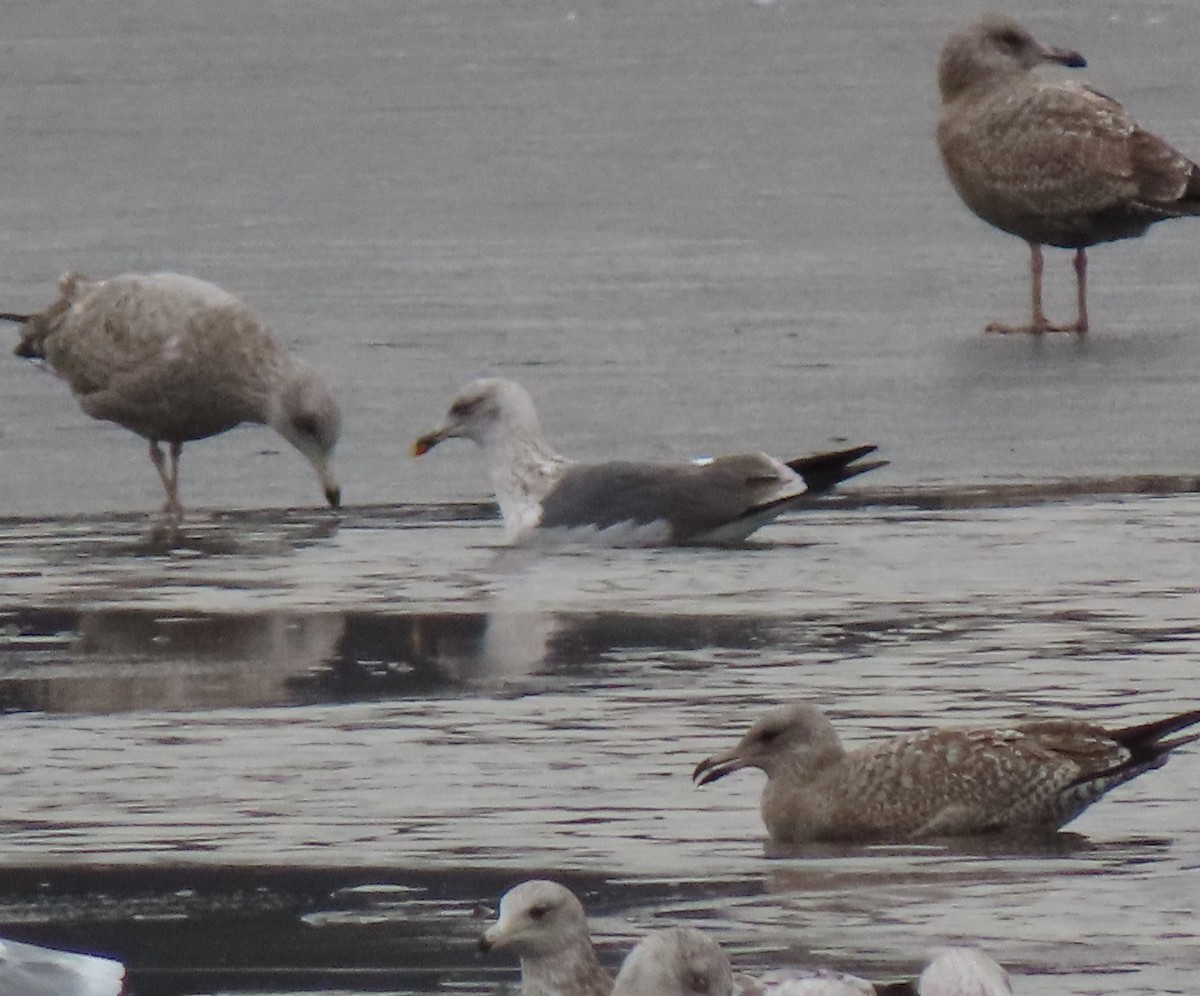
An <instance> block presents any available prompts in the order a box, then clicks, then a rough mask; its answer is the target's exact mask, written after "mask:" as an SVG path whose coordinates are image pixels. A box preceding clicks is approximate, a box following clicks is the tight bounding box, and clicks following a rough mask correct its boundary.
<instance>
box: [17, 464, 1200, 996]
mask: <svg viewBox="0 0 1200 996" xmlns="http://www.w3.org/2000/svg"><path fill="white" fill-rule="evenodd" d="M892 497H894V496H892ZM869 498H870V492H869V491H868V490H867V489H866V488H865V487H864V488H863V489H860V501H857V502H854V503H848V504H846V505H839V504H838V503H837V502H833V503H831V506H830V507H829V508H827V509H816V510H812V511H810V512H807V513H805V514H803V515H798V516H796V517H794V518H792V519H790V520H788V521H785V522H781V523H778V524H776V525H774V526H771V527H768V528H767V529H765V530H763V531H762V533H761V534H760V535H761V537H762V538H761V539H760V540H759V541H757V542H754V543H751V544H747V545H746V546H745V547H744V548H741V549H735V550H667V551H591V552H588V553H586V554H585V553H579V552H570V553H559V554H555V553H546V552H540V551H525V550H514V549H510V548H505V547H501V546H499V545H498V544H499V542H500V530H499V526H498V524H497V523H495V522H494V521H492V520H490V519H487V518H480V519H479V520H478V521H470V520H464V519H463V518H462V512H463V510H462V509H457V508H450V509H446V510H445V513H446V517H445V519H440V518H439V516H438V510H437V509H434V508H430V509H426V510H425V511H424V512H423V513H422V514H421V515H416V516H414V515H412V514H406V513H405V511H404V510H397V511H396V513H395V514H394V516H391V517H389V515H388V514H387V513H386V512H384V511H382V510H381V511H379V512H377V513H376V514H373V515H370V516H365V515H364V516H356V515H354V514H348V515H346V516H344V517H341V518H340V519H339V518H334V517H332V516H330V515H326V514H323V513H322V514H311V515H308V514H299V513H296V514H292V515H290V516H286V517H281V518H277V519H274V520H272V519H271V517H269V516H265V515H245V516H241V515H231V514H225V515H220V516H216V517H211V518H210V517H202V516H201V517H197V518H196V519H195V520H194V521H193V522H191V523H189V524H188V525H187V526H185V528H184V537H185V540H186V542H185V543H183V544H182V545H181V546H179V547H174V548H171V547H168V548H164V547H162V546H161V545H159V540H158V538H157V537H156V536H154V535H153V530H152V528H151V527H150V526H149V525H147V523H145V522H144V521H139V520H136V519H133V518H132V517H131V518H128V519H125V520H119V521H114V520H112V519H105V518H79V519H75V520H72V521H71V522H70V523H59V524H57V526H56V527H55V528H49V527H46V526H36V525H33V524H30V523H21V522H16V521H13V522H10V523H9V524H8V525H7V527H6V529H5V531H4V533H3V534H0V591H2V592H3V600H2V603H0V627H2V629H0V632H2V633H3V634H4V635H3V637H0V701H3V703H4V704H5V706H6V708H7V709H8V710H10V714H9V715H8V716H6V717H5V720H4V725H5V727H6V731H7V738H6V742H7V744H8V750H7V751H6V759H5V764H4V770H3V777H4V783H5V797H6V805H5V809H6V813H7V814H8V816H7V817H6V819H5V822H4V824H3V828H2V833H0V849H2V854H3V859H4V861H5V864H6V865H7V866H8V868H9V869H10V873H11V875H10V877H8V878H7V881H8V883H9V885H8V886H7V888H6V889H5V891H4V892H3V893H2V894H0V922H2V923H3V925H4V929H5V930H8V931H9V932H12V933H20V936H23V937H30V938H44V939H54V940H55V941H56V942H59V943H84V944H87V945H90V946H94V947H97V948H99V949H102V950H108V951H112V952H114V953H118V954H120V955H121V956H122V957H124V958H126V959H127V960H128V961H129V963H130V964H131V966H132V968H133V978H134V981H135V983H136V984H137V991H138V992H139V993H141V992H150V993H160V992H161V993H183V992H193V991H206V992H207V991H229V992H233V991H263V990H264V988H271V987H282V991H296V992H299V991H305V992H307V991H330V988H331V987H332V988H333V989H334V990H339V991H340V990H344V991H364V992H365V991H411V992H432V991H434V990H437V989H439V988H444V987H446V986H453V987H455V988H460V987H465V988H466V990H467V991H484V990H486V989H487V987H488V986H490V985H491V984H492V981H494V980H495V979H497V978H501V977H506V976H508V975H509V972H508V971H507V969H506V967H505V966H503V965H494V964H491V963H486V964H485V963H483V962H482V961H480V960H479V959H478V957H477V956H476V955H475V954H474V953H473V941H474V937H475V935H476V934H477V933H478V931H479V930H480V929H481V924H482V921H481V919H480V917H479V916H478V915H476V914H475V913H474V910H475V907H476V906H477V905H478V904H480V903H487V902H494V901H495V898H496V897H497V896H498V894H499V892H501V891H503V889H504V888H506V887H507V886H508V885H510V884H512V883H513V882H515V881H516V880H519V879H520V878H524V877H528V876H530V875H533V874H553V875H555V876H557V877H566V879H567V880H568V881H569V882H571V883H572V884H573V885H575V886H576V887H578V888H580V889H582V891H583V893H584V894H585V898H586V900H587V902H588V906H589V908H590V909H591V911H592V913H593V925H594V929H595V931H596V933H597V936H598V938H599V939H600V941H601V943H602V946H603V950H604V952H605V954H606V957H608V958H617V957H618V956H619V953H620V952H621V951H622V950H624V948H625V947H627V945H628V944H629V943H630V942H631V941H632V939H633V938H635V937H636V936H637V935H638V934H639V933H640V932H641V931H642V930H643V929H645V928H646V927H648V926H650V925H652V924H660V923H662V924H666V923H673V922H678V921H680V920H687V921H689V922H691V921H695V922H700V923H702V924H703V925H704V926H705V927H706V928H707V929H711V930H712V931H713V932H714V933H716V934H717V935H718V936H720V938H721V939H722V941H723V942H725V943H727V945H728V946H729V948H730V950H731V951H732V952H733V953H734V956H735V959H736V960H737V961H738V963H739V964H740V965H742V966H744V967H755V966H769V965H773V964H777V963H780V962H785V961H787V962H799V963H812V962H813V961H819V962H828V963H831V964H836V965H839V966H841V967H846V968H855V969H858V970H860V971H867V972H870V973H871V974H873V975H875V976H878V977H890V976H893V975H898V974H902V973H903V972H905V971H911V970H912V969H913V968H914V967H915V965H916V964H917V962H918V961H919V959H920V953H921V951H922V950H923V949H924V948H925V947H927V946H929V945H931V944H934V943H938V942H942V941H946V940H977V941H980V942H982V943H983V944H984V945H985V946H986V947H988V948H989V949H990V950H992V951H993V952H994V953H995V954H996V955H997V956H998V957H999V958H1000V959H1001V960H1002V961H1003V962H1004V963H1005V964H1006V965H1008V966H1009V967H1010V968H1011V969H1012V970H1013V972H1014V974H1015V975H1016V976H1017V977H1018V979H1019V985H1020V989H1019V991H1020V992H1028V993H1051V992H1057V993H1061V992H1071V993H1088V992H1110V991H1121V992H1130V993H1135V992H1136V993H1142V992H1144V993H1152V992H1153V993H1167V992H1185V991H1187V989H1188V986H1189V985H1190V983H1189V982H1188V981H1187V980H1189V979H1190V978H1191V977H1192V974H1193V973H1194V972H1195V971H1196V969H1197V961H1196V954H1195V951H1196V946H1195V945H1194V944H1190V943H1183V939H1184V938H1187V937H1192V936H1194V931H1195V923H1196V920H1195V915H1196V912H1197V909H1196V906H1197V902H1196V900H1197V896H1198V895H1200V891H1198V887H1200V878H1198V876H1200V865H1198V864H1197V854H1198V853H1200V835H1198V834H1197V831H1196V828H1195V827H1194V825H1193V823H1194V821H1193V820H1192V819H1191V814H1192V809H1193V806H1192V804H1191V801H1192V800H1193V799H1194V798H1195V797H1196V793H1197V792H1198V791H1200V767H1198V766H1197V765H1196V764H1195V763H1194V762H1195V752H1194V751H1191V752H1188V751H1184V752H1183V754H1184V756H1181V757H1179V758H1177V759H1175V760H1174V761H1173V762H1172V763H1171V764H1170V765H1169V766H1168V767H1167V768H1166V769H1164V770H1163V771H1161V772H1155V773H1152V774H1150V775H1148V776H1147V777H1145V778H1144V779H1142V780H1140V781H1138V782H1136V783H1134V784H1133V785H1130V786H1127V787H1125V788H1123V789H1121V790H1119V791H1118V792H1116V793H1114V796H1113V797H1112V798H1110V799H1106V800H1104V801H1102V802H1101V803H1100V804H1098V805H1097V806H1096V807H1094V808H1093V809H1092V810H1091V811H1089V812H1088V813H1086V814H1085V815H1084V816H1083V817H1082V818H1081V819H1080V820H1078V821H1077V823H1076V824H1074V825H1073V827H1072V830H1073V831H1075V833H1072V834H1063V835H1059V836H1057V837H1055V838H1052V839H1050V840H1036V841H1019V842H1003V843H997V842H990V841H989V842H983V843H980V844H971V845H964V846H961V847H953V848H947V847H945V846H941V845H932V846H920V847H876V848H867V849H865V850H864V849H840V850H839V849H837V848H813V849H809V850H808V851H806V852H804V853H800V854H789V855H784V856H776V855H769V854H768V853H766V852H765V850H764V846H763V842H762V830H761V825H760V823H759V821H758V817H757V811H756V806H757V794H758V791H759V789H760V786H761V777H760V776H757V775H755V774H752V773H747V774H743V775H739V776H738V777H736V778H731V779H729V780H728V781H723V782H721V783H720V784H719V785H716V786H709V787H707V788H705V789H703V790H697V789H694V788H693V787H692V785H691V782H690V777H689V776H690V771H691V768H692V766H693V765H694V764H695V762H696V761H697V760H699V759H700V758H702V757H704V756H706V755H707V754H709V753H711V752H713V751H714V750H716V749H717V748H718V747H720V746H723V745H726V744H727V743H729V742H730V741H731V740H732V739H733V738H735V737H736V736H738V735H739V734H740V732H741V730H742V729H744V727H745V726H746V725H747V724H748V723H749V722H750V721H751V720H752V719H753V718H754V717H755V716H756V715H757V714H758V713H759V712H761V711H762V710H763V708H764V707H765V706H766V705H768V704H770V703H774V702H778V701H782V700H786V699H789V698H794V697H799V696H804V697H808V698H812V699H814V700H815V701H818V702H820V703H821V704H823V705H824V706H826V707H827V708H828V709H829V710H830V711H831V712H832V713H833V715H834V716H835V717H836V719H837V722H838V726H839V728H840V729H841V730H842V732H843V733H844V735H845V736H846V737H847V739H849V740H852V741H859V740H864V739H867V738H869V737H872V736H880V735H885V734H887V733H892V732H897V731H900V730H904V729H911V728H914V727H919V726H922V725H926V724H927V723H929V722H930V721H931V720H932V721H938V722H951V723H989V722H1005V721H1009V720H1011V719H1014V718H1019V717H1027V716H1043V715H1053V714H1077V715H1081V714H1088V715H1096V716H1100V717H1104V718H1110V719H1112V720H1114V721H1118V722H1125V721H1131V720H1137V719H1140V718H1143V717H1149V716H1154V715H1157V714H1160V713H1164V712H1167V711H1170V710H1173V709H1177V708H1181V707H1183V706H1184V705H1185V704H1187V703H1188V702H1189V701H1190V700H1189V699H1188V698H1187V695H1186V693H1185V692H1182V691H1181V690H1182V689H1186V688H1187V686H1188V683H1189V682H1190V681H1191V680H1193V674H1194V667H1195V656H1196V651H1197V644H1198V642H1200V641H1198V639H1197V636H1196V633H1195V629H1194V623H1193V620H1192V614H1193V612H1194V608H1195V583H1194V580H1193V578H1194V564H1195V556H1196V545H1197V533H1196V527H1195V523H1196V521H1197V519H1196V516H1197V512H1198V511H1200V498H1198V497H1197V496H1195V495H1183V494H1181V495H1175V496H1168V497H1163V496H1159V497H1146V496H1129V497H1124V498H1121V497H1106V498H1078V499H1075V500H1072V501H1059V502H1049V503H1041V504H1029V505H1016V506H999V505H997V506H991V507H976V508H971V509H930V508H918V507H904V506H901V505H895V504H889V503H884V502H880V503H878V504H873V503H871V502H870V500H869ZM480 511H483V510H480ZM201 551H203V552H201ZM32 578H36V579H37V584H36V597H32V598H31V595H30V591H29V588H30V585H31V579H32ZM34 602H36V607H34V606H33V603H34ZM237 869H242V871H238V870H237ZM1081 909H1086V910H1087V920H1086V925H1084V924H1082V923H1081V922H1080V920H1079V911H1080V910H1081ZM335 969H336V970H335ZM1113 972H1119V973H1120V982H1119V989H1117V988H1116V987H1114V985H1113V984H1112V980H1111V979H1110V978H1109V973H1113Z"/></svg>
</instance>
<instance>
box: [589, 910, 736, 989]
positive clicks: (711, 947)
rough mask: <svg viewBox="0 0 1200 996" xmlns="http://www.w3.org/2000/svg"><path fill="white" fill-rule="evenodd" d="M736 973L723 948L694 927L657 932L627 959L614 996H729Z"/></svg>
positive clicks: (617, 979) (647, 937)
mask: <svg viewBox="0 0 1200 996" xmlns="http://www.w3.org/2000/svg"><path fill="white" fill-rule="evenodd" d="M732 991H733V970H732V969H731V968H730V966H729V958H728V957H727V956H726V955H725V952H724V951H722V950H721V946H720V945H719V944H718V943H717V942H716V941H715V940H713V939H712V938H711V937H708V936H707V935H705V934H702V933H701V932H700V931H698V930H696V929H695V928H694V927H672V928H670V929H669V930H656V931H655V932H654V933H652V934H648V935H646V937H645V938H643V939H642V941H641V942H640V943H639V944H638V946H637V947H635V948H634V949H633V950H632V951H631V952H629V955H628V956H627V957H626V959H625V962H624V964H622V965H621V971H620V972H619V973H617V978H616V981H615V982H614V983H613V991H612V996H730V993H731V992H732Z"/></svg>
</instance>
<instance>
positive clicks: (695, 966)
mask: <svg viewBox="0 0 1200 996" xmlns="http://www.w3.org/2000/svg"><path fill="white" fill-rule="evenodd" d="M612 996H1013V992H1012V987H1011V986H1010V984H1009V981H1008V974H1007V973H1006V972H1005V971H1004V969H1003V968H1001V967H1000V966H999V965H998V964H996V962H995V961H993V960H992V958H991V957H990V956H989V955H987V954H986V953H985V952H984V951H982V950H980V949H979V948H974V947H950V948H942V949H940V950H938V951H936V952H934V954H933V957H932V958H931V959H930V961H929V962H928V964H927V965H926V967H925V970H924V971H923V972H922V973H921V975H920V977H919V978H918V979H916V980H915V981H904V982H878V983H873V982H868V981H867V980H866V979H862V978H859V977H858V976H856V975H850V974H849V973H846V972H836V971H832V970H830V969H825V968H817V969H810V968H784V969H775V970H772V971H769V972H765V973H763V974H762V975H760V976H749V975H744V974H742V973H737V974H734V973H733V971H732V969H731V967H730V964H729V958H728V956H727V955H726V954H725V952H724V951H722V950H721V947H720V945H719V944H717V942H716V941H715V940H713V939H712V938H711V937H708V936H707V935H705V934H703V933H701V932H700V931H698V930H696V929H695V928H693V927H672V928H670V929H667V930H658V931H654V932H652V933H650V934H648V935H646V937H645V938H644V939H643V940H642V941H641V942H639V943H638V945H637V946H636V947H635V948H634V949H633V950H632V951H631V952H630V953H629V954H628V955H627V956H626V958H625V961H624V962H623V963H622V965H621V970H620V972H618V973H617V978H616V982H615V983H614V985H613V990H612Z"/></svg>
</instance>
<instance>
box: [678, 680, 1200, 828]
mask: <svg viewBox="0 0 1200 996" xmlns="http://www.w3.org/2000/svg"><path fill="white" fill-rule="evenodd" d="M1198 722H1200V710H1192V711H1190V712H1184V713H1179V714H1178V715H1175V716H1168V717H1167V718H1165V719H1159V720H1155V721H1153V722H1150V723H1142V724H1139V725H1136V726H1129V727H1125V728H1117V729H1108V728H1105V727H1102V726H1099V725H1097V724H1095V723H1090V722H1085V721H1083V720H1077V719H1046V720H1035V721H1032V722H1025V723H1017V724H1014V725H1012V726H1001V727H994V728H984V729H929V730H922V731H921V732H918V733H908V734H904V735H902V736H898V737H893V738H892V739H890V740H881V741H877V742H875V743H871V744H868V745H867V746H865V747H860V748H858V749H857V750H853V751H847V750H846V749H845V748H844V747H843V746H842V742H841V740H840V738H839V737H838V735H837V732H836V731H835V730H834V728H833V725H832V724H831V723H830V722H829V720H828V719H827V718H826V717H825V715H824V714H823V713H822V712H821V710H820V709H818V708H817V707H816V706H815V705H811V704H809V703H806V702H801V703H796V704H793V705H784V706H779V707H778V708H776V709H773V710H771V711H770V712H768V713H767V714H766V715H765V716H763V717H761V718H760V719H759V720H758V721H757V722H755V723H754V724H753V725H752V726H751V727H750V729H749V731H748V732H747V733H746V734H745V736H743V737H742V738H741V740H740V741H738V743H737V744H736V745H735V746H734V747H732V748H731V749H729V750H727V751H725V752H723V753H721V754H715V755H713V756H712V757H709V758H707V759H706V760H703V761H701V762H700V763H699V764H698V765H696V769H695V772H694V773H693V778H694V779H695V781H696V782H697V784H699V785H707V784H708V783H709V782H714V781H716V780H717V779H718V778H724V777H725V776H726V775H728V774H731V773H733V772H734V771H738V770H740V769H741V768H760V769H761V770H762V771H764V772H765V773H766V775H767V784H766V787H765V788H764V789H763V793H762V801H761V807H760V808H761V812H762V818H763V822H764V823H765V824H766V827H767V832H768V834H769V835H770V837H771V840H772V841H774V842H776V843H779V844H799V843H803V842H805V841H839V840H841V841H847V840H912V839H920V838H929V837H961V836H968V835H972V834H987V833H1014V832H1026V833H1029V832H1048V831H1053V830H1056V829H1058V828H1059V827H1062V826H1064V825H1065V824H1066V823H1069V822H1070V821H1071V820H1073V819H1074V818H1075V817H1076V816H1078V815H1079V814H1080V813H1082V812H1083V811H1084V810H1085V809H1087V807H1088V806H1090V805H1091V804H1092V803H1093V802H1095V801H1096V800H1097V799H1099V798H1100V797H1101V796H1103V795H1105V794H1106V793H1107V792H1109V791H1110V790H1111V789H1113V788H1116V787H1117V786H1118V785H1121V784H1124V783H1125V782H1127V781H1130V780H1131V779H1133V778H1136V777H1137V776H1138V775H1140V774H1142V773H1143V772H1146V771H1150V770H1152V769H1154V768H1158V767H1161V766H1162V765H1163V764H1165V763H1166V761H1167V758H1168V756H1169V755H1170V753H1171V751H1172V750H1174V749H1175V748H1177V747H1180V746H1182V745H1184V744H1188V743H1192V742H1193V741H1195V740H1197V739H1200V734H1190V735H1188V736H1183V737H1176V738H1174V739H1168V738H1169V737H1170V736H1171V734H1173V733H1177V732H1178V731H1180V730H1183V729H1185V728H1187V727H1189V726H1192V725H1194V724H1195V723H1198Z"/></svg>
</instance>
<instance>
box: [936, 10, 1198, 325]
mask: <svg viewBox="0 0 1200 996" xmlns="http://www.w3.org/2000/svg"><path fill="white" fill-rule="evenodd" d="M1047 62H1053V63H1059V64H1061V65H1064V66H1073V67H1074V66H1083V65H1086V63H1085V61H1084V59H1083V56H1081V55H1080V54H1079V53H1078V52H1073V51H1070V50H1069V49H1063V48H1051V47H1050V46H1047V45H1043V44H1041V43H1040V42H1038V41H1037V40H1035V39H1034V37H1033V36H1032V35H1031V34H1030V33H1029V32H1028V31H1026V30H1025V28H1023V27H1022V26H1021V25H1019V24H1017V23H1016V22H1015V21H1013V20H1011V19H1010V18H1007V17H998V16H989V17H985V18H983V19H982V20H980V21H978V22H976V23H975V24H972V25H970V26H969V27H966V28H962V29H960V30H958V31H955V32H954V33H953V34H951V35H950V37H949V38H948V39H947V41H946V44H945V47H943V49H942V55H941V60H940V62H939V64H938V86H939V88H940V89H941V94H942V116H941V120H940V121H939V122H938V128H937V136H938V145H939V147H940V148H941V152H942V162H943V163H944V164H945V167H946V173H947V174H948V175H949V177H950V182H951V183H952V184H953V185H954V189H955V190H957V191H958V194H959V196H960V197H961V198H962V199H963V202H964V203H965V204H966V205H967V207H969V208H970V209H971V210H972V211H974V212H975V214H977V215H978V216H979V217H980V218H982V219H983V220H984V221H986V222H988V223H989V224H991V225H995V226H996V227H997V228H999V229H1001V230H1003V231H1005V232H1009V233H1011V234H1013V235H1016V236H1019V237H1020V238H1022V239H1024V240H1025V241H1026V242H1028V243H1029V251H1030V272H1031V277H1032V300H1033V317H1032V319H1031V321H1030V324H1029V325H1028V326H1019V327H1012V326H1007V325H1000V324H992V325H989V326H988V331H989V332H1034V333H1041V332H1080V333H1082V332H1086V331H1087V329H1088V316H1087V247H1088V246H1092V245H1096V244H1097V243H1099V242H1112V241H1115V240H1117V239H1131V238H1135V237H1137V236H1139V235H1142V234H1143V233H1144V232H1145V231H1146V229H1148V228H1149V227H1150V226H1151V225H1152V224H1154V223H1155V222H1156V221H1163V220H1165V219H1167V218H1181V217H1184V216H1187V215H1194V214H1200V166H1197V165H1196V163H1194V162H1192V161H1191V160H1190V159H1188V158H1187V157H1186V156H1184V155H1182V154H1181V153H1180V152H1177V151H1176V150H1175V149H1173V148H1172V147H1171V146H1170V145H1168V144H1167V143H1166V142H1165V141H1163V140H1162V139H1161V138H1159V137H1158V136H1157V135H1152V134H1151V133H1150V132H1148V131H1144V130H1143V129H1142V128H1140V127H1139V126H1138V124H1137V122H1136V121H1134V120H1133V118H1131V117H1130V116H1129V115H1128V114H1127V113H1126V112H1125V110H1124V108H1122V107H1121V105H1120V104H1119V103H1117V102H1116V101H1115V100H1113V99H1112V98H1111V97H1106V96H1104V94H1102V93H1098V92H1097V91H1095V90H1093V89H1091V88H1090V87H1088V86H1086V85H1082V84H1079V83H1076V82H1073V81H1070V82H1068V81H1064V80H1049V79H1038V78H1037V77H1036V76H1034V75H1033V74H1031V73H1030V70H1031V69H1033V68H1034V67H1035V66H1037V65H1039V64H1040V63H1047ZM1044 245H1051V246H1059V247H1061V248H1063V249H1074V250H1075V278H1076V293H1077V297H1078V317H1077V318H1076V320H1075V324H1073V325H1051V324H1050V323H1049V322H1048V321H1047V320H1046V316H1045V313H1044V312H1043V311H1042V248H1041V247H1042V246H1044Z"/></svg>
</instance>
